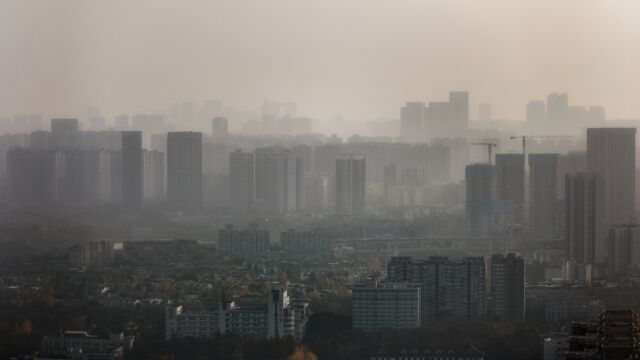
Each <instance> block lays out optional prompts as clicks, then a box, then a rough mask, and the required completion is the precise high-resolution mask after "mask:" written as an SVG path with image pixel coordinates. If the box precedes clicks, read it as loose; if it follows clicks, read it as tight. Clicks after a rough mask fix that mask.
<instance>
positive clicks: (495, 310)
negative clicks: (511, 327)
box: [489, 254, 525, 322]
mask: <svg viewBox="0 0 640 360" xmlns="http://www.w3.org/2000/svg"><path fill="white" fill-rule="evenodd" d="M490 268H491V273H490V283H491V294H490V296H491V302H490V308H489V311H490V314H491V317H493V318H497V319H500V320H506V321H514V322H519V321H523V320H524V304H525V301H524V260H523V259H522V258H521V257H517V256H515V255H514V254H508V255H507V256H503V255H493V256H491V267H490Z"/></svg>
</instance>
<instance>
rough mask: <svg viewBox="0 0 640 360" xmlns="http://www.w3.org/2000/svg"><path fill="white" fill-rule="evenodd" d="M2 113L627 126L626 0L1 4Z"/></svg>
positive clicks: (630, 67)
mask: <svg viewBox="0 0 640 360" xmlns="http://www.w3.org/2000/svg"><path fill="white" fill-rule="evenodd" d="M0 84H1V87H0V114H4V115H12V114H14V113H16V112H32V111H42V112H44V113H45V114H46V113H58V114H64V113H65V112H71V111H73V110H75V109H77V108H79V107H82V106H83V105H84V104H96V105H99V106H100V107H101V109H103V112H105V113H107V114H108V115H111V114H114V113H119V112H134V111H139V110H145V109H151V108H164V107H165V106H166V105H168V104H169V103H171V102H174V101H182V100H192V101H201V100H204V99H222V100H224V101H225V103H227V104H233V105H237V106H239V107H242V108H256V109H257V108H258V107H259V106H260V104H261V103H262V101H263V100H264V99H269V100H283V101H286V100H290V101H297V102H298V104H299V106H298V108H299V112H300V113H303V114H308V115H312V116H317V117H329V116H331V115H333V114H343V115H344V116H346V117H355V118H364V117H375V116H378V115H380V116H385V115H386V116H394V117H397V116H398V113H399V110H398V109H399V107H400V105H401V104H402V103H403V102H405V101H407V100H435V101H437V100H444V99H445V98H446V96H447V92H448V90H450V89H454V90H468V91H470V92H471V101H472V115H475V113H476V111H475V109H476V106H477V104H478V103H479V102H491V103H492V104H493V108H494V115H495V116H496V117H500V118H513V119H522V118H523V117H524V107H525V104H526V102H527V101H528V100H529V99H533V98H543V97H545V96H546V94H548V93H549V92H552V91H568V92H569V101H570V103H571V104H576V105H590V104H593V105H600V104H601V105H605V106H606V107H607V112H608V117H610V118H613V117H638V118H640V2H639V1H637V0H621V1H618V0H607V1H605V0H601V1H595V0H469V1H457V0H442V1H429V0H406V1H403V0H387V1H375V0H362V1H360V0H356V1H354V0H316V1H305V0H229V1H214V0H209V1H204V0H203V1H196V0H173V1H169V0H104V1H98V0H48V1H31V0H0Z"/></svg>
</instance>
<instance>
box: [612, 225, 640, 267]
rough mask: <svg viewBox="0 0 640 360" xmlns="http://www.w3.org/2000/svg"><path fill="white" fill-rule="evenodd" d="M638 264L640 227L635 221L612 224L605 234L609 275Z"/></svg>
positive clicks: (639, 256) (639, 262) (639, 259)
mask: <svg viewBox="0 0 640 360" xmlns="http://www.w3.org/2000/svg"><path fill="white" fill-rule="evenodd" d="M638 265H640V228H639V227H638V225H637V224H635V223H629V224H621V225H614V226H612V227H610V228H609V235H608V236H607V267H608V269H607V270H608V274H609V276H611V277H617V276H620V275H625V274H626V273H627V271H628V270H629V269H630V268H632V267H637V266H638Z"/></svg>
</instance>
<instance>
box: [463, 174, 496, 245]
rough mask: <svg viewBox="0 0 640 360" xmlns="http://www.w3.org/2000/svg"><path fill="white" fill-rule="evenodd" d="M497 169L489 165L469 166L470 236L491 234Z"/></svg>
mask: <svg viewBox="0 0 640 360" xmlns="http://www.w3.org/2000/svg"><path fill="white" fill-rule="evenodd" d="M494 174H495V167H494V166H492V165H488V164H473V165H467V166H466V168H465V178H466V186H467V191H466V197H467V199H466V212H467V233H468V234H469V236H486V235H487V234H488V232H489V216H488V209H489V207H490V204H491V201H492V200H493V199H494V188H495V176H494Z"/></svg>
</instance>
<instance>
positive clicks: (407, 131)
mask: <svg viewBox="0 0 640 360" xmlns="http://www.w3.org/2000/svg"><path fill="white" fill-rule="evenodd" d="M425 111H426V109H425V106H424V102H408V103H406V104H405V106H403V107H402V108H400V135H401V136H402V138H403V139H405V140H410V141H415V140H419V139H422V137H423V135H424V118H425Z"/></svg>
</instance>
